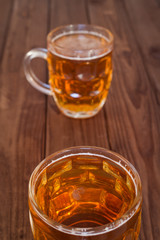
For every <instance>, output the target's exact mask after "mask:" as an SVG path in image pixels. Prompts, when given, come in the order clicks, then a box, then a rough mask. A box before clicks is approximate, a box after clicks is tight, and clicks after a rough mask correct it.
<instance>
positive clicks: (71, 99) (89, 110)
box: [24, 24, 113, 118]
mask: <svg viewBox="0 0 160 240" xmlns="http://www.w3.org/2000/svg"><path fill="white" fill-rule="evenodd" d="M112 50H113V35H112V34H111V32H110V31H109V30H107V29H105V28H102V27H98V26H92V25H82V24H77V25H68V26H63V27H59V28H56V29H55V30H53V31H51V32H50V33H49V34H48V36H47V50H46V49H42V48H36V49H33V50H31V51H29V52H28V53H27V54H26V56H25V59H24V70H25V75H26V78H27V80H28V81H29V82H30V83H31V85H32V86H33V87H35V88H36V89H38V90H39V91H41V92H43V93H45V94H48V95H52V96H53V97H54V100H55V102H56V104H57V106H58V107H59V109H60V110H61V112H62V113H64V114H65V115H66V116H69V117H72V118H88V117H92V116H94V115H95V114H96V113H97V112H98V111H99V110H100V109H101V108H102V107H103V105H104V103H105V100H106V97H107V94H108V91H109V87H110V84H111V80H112ZM36 57H39V58H44V59H46V60H47V62H48V69H49V83H50V85H48V84H45V83H43V82H41V81H40V80H39V79H38V78H37V77H36V76H35V74H34V73H33V71H32V69H31V66H30V62H31V60H32V59H33V58H36Z"/></svg>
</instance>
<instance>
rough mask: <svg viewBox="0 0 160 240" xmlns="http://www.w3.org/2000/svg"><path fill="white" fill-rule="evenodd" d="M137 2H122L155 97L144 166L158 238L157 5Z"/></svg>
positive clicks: (159, 39)
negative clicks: (150, 139) (147, 152)
mask: <svg viewBox="0 0 160 240" xmlns="http://www.w3.org/2000/svg"><path fill="white" fill-rule="evenodd" d="M136 2H137V1H132V0H131V1H124V4H123V6H124V9H125V10H126V12H127V13H128V19H129V22H130V26H131V29H132V31H133V33H134V36H135V41H136V42H137V47H138V49H139V52H140V54H141V58H142V61H143V63H144V67H145V71H146V73H147V76H148V80H149V82H150V84H149V90H150V92H151V94H152V99H153V98H154V101H153V104H152V106H151V107H152V111H151V113H150V114H151V124H150V127H151V129H152V131H151V134H152V132H153V131H154V135H151V134H150V136H151V137H152V141H150V142H149V141H147V142H148V144H151V142H152V143H153V144H152V145H151V148H152V153H153V154H152V158H151V159H152V160H151V159H148V161H149V164H148V165H149V168H148V169H147V170H148V171H147V176H148V196H149V199H148V201H149V205H148V206H147V208H148V211H149V213H150V225H151V226H152V236H153V239H158V238H159V236H160V206H159V204H158V202H159V199H160V187H159V186H160V175H159V170H160V164H159V156H160V147H159V146H160V127H159V123H160V80H159V76H160V45H159V42H160V5H159V3H158V2H156V1H148V0H147V1H144V0H140V1H138V7H137V4H136ZM139 14H140V15H139ZM153 186H154V187H153ZM144 216H145V213H144ZM144 224H146V220H145V221H144ZM146 228H147V225H146Z"/></svg>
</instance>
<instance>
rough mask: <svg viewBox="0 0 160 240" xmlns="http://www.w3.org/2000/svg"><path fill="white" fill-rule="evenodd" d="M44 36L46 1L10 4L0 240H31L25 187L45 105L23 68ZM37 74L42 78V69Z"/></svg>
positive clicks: (0, 107)
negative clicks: (24, 60) (27, 78)
mask: <svg viewBox="0 0 160 240" xmlns="http://www.w3.org/2000/svg"><path fill="white" fill-rule="evenodd" d="M1 11H2V10H1ZM40 13H41V14H40ZM4 20H5V19H4ZM46 33H47V4H46V1H43V0H39V1H37V0H32V1H28V0H23V1H21V0H15V1H14V6H13V14H12V16H11V21H10V25H9V31H8V35H7V37H6V39H7V41H6V44H5V49H4V54H3V59H2V65H1V72H0V79H1V84H0V128H1V129H0V133H1V138H0V146H1V149H0V163H1V168H0V176H1V178H0V186H1V191H0V199H1V205H0V217H1V228H0V236H1V237H0V238H1V239H4V240H8V239H12V240H14V239H16V240H17V239H32V234H31V230H30V226H29V218H28V201H27V199H28V181H29V177H30V175H31V172H32V171H33V169H34V168H35V166H36V165H37V164H38V163H39V161H40V160H41V159H42V158H44V138H45V107H46V102H45V96H44V95H43V94H40V93H38V92H37V91H36V90H34V89H33V88H32V87H31V86H30V85H29V84H28V83H27V81H26V79H25V77H24V72H23V65H22V63H23V57H24V54H25V53H26V52H27V51H28V50H29V49H31V48H32V47H33V46H43V45H45V37H46ZM37 69H38V66H37ZM39 74H40V75H41V77H42V79H43V78H46V71H45V69H43V68H41V69H39Z"/></svg>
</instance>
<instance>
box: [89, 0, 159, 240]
mask: <svg viewBox="0 0 160 240" xmlns="http://www.w3.org/2000/svg"><path fill="white" fill-rule="evenodd" d="M126 2H127V1H126ZM128 4H129V3H128ZM135 6H136V7H137V10H138V8H139V2H137V5H136V3H135ZM89 10H90V17H91V23H96V24H99V25H102V26H105V27H108V28H110V29H111V31H112V32H113V33H114V35H115V51H114V79H113V83H112V87H111V92H110V98H108V102H107V104H106V105H105V108H106V113H107V115H108V129H109V141H110V144H111V148H112V150H114V151H116V152H119V153H121V154H122V155H124V156H125V157H126V158H128V159H129V160H130V161H131V162H132V163H133V164H134V165H135V167H136V168H137V170H138V172H139V173H140V176H141V179H142V185H143V196H144V197H143V214H142V228H141V235H140V239H146V240H147V239H148V240H150V239H158V235H159V230H158V229H159V222H158V221H157V219H159V218H160V215H159V214H160V211H159V200H158V199H159V193H160V192H159V182H160V179H159V170H160V168H159V155H160V149H159V144H160V135H159V130H160V128H159V106H158V102H157V101H156V98H155V97H154V94H153V93H152V91H151V88H152V86H151V85H152V83H151V82H150V81H149V78H148V75H147V73H146V67H145V65H144V61H143V59H142V56H141V54H140V52H139V47H138V45H137V41H136V39H135V36H134V33H133V31H132V26H131V25H130V22H129V20H128V11H127V12H126V10H125V8H124V6H123V2H122V1H101V4H99V1H95V0H94V1H91V0H90V1H89ZM131 11H132V10H131V8H130V12H131ZM135 12H136V10H135ZM137 14H138V15H139V16H141V13H140V12H137ZM153 15H154V13H153ZM132 25H134V27H136V26H137V25H136V24H135V23H134V21H133V22H132ZM148 31H149V32H150V34H151V35H152V28H149V29H148ZM143 40H144V41H143V43H142V44H144V42H145V39H143ZM146 41H147V40H146ZM144 45H145V44H144ZM157 74H158V72H156V77H158V75H157ZM156 89H157V91H158V88H157V87H156ZM153 186H154V187H153ZM152 213H153V215H152ZM153 226H154V227H153Z"/></svg>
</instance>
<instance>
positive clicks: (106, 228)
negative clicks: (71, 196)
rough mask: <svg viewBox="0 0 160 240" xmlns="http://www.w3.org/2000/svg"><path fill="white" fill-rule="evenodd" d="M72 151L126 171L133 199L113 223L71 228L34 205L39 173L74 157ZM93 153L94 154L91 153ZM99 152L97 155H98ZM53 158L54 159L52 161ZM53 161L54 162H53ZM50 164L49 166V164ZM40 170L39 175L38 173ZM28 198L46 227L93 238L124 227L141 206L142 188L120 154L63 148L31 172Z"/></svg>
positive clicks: (128, 164) (90, 147) (138, 179)
mask: <svg viewBox="0 0 160 240" xmlns="http://www.w3.org/2000/svg"><path fill="white" fill-rule="evenodd" d="M74 150H78V151H77V154H78V153H81V154H82V155H84V154H86V153H91V154H92V155H93V156H101V157H103V158H106V159H108V160H111V161H114V163H115V162H116V163H117V165H119V166H120V167H122V168H123V169H125V170H126V171H127V173H128V174H129V175H130V177H131V179H132V181H133V183H134V186H135V190H136V191H135V193H136V195H135V199H134V201H133V203H132V206H131V207H130V208H129V209H128V210H127V211H126V212H125V213H124V214H123V215H122V216H121V217H120V218H118V219H116V220H115V221H113V222H110V223H107V224H104V225H102V226H97V227H89V228H79V227H71V226H67V225H64V224H61V223H58V222H57V221H55V220H53V219H51V218H49V217H48V216H47V215H46V214H44V213H43V211H42V210H41V209H40V207H39V206H38V204H37V203H36V201H35V199H34V190H35V189H34V187H35V184H34V180H35V182H36V180H37V179H38V177H39V176H40V173H41V172H42V171H43V170H44V169H45V168H46V167H47V166H49V165H50V164H51V163H53V164H54V163H56V162H58V161H61V160H62V159H64V158H65V157H67V156H69V155H71V153H72V155H76V153H74V152H73V151H74ZM92 151H95V152H92ZM98 152H99V154H98ZM105 154H109V155H111V156H113V157H116V158H117V159H119V161H117V160H115V159H112V158H111V157H107V156H105ZM60 155H63V156H64V157H63V158H62V156H61V157H58V156H60ZM54 158H55V159H54ZM53 159H54V160H53ZM49 163H50V164H49ZM126 167H129V168H130V169H131V170H132V174H134V177H135V178H136V180H137V184H136V183H135V181H134V180H133V176H132V175H131V172H130V170H128V169H127V168H126ZM39 170H41V171H40V172H39V173H38V171H39ZM37 173H38V176H37V177H36V174H37ZM28 198H29V201H30V204H31V205H32V207H33V209H34V211H35V212H36V213H37V215H38V217H39V218H40V219H41V220H42V221H43V222H45V223H46V224H47V225H49V226H50V227H51V228H54V229H56V230H58V231H61V232H64V233H67V234H71V235H76V236H93V235H100V234H104V233H107V232H110V231H113V230H115V229H117V228H119V227H121V226H122V225H124V224H125V223H126V222H127V221H129V219H130V218H131V217H132V216H133V215H134V214H135V212H136V211H137V210H138V209H139V207H140V206H141V204H142V187H141V179H140V176H139V174H138V172H137V170H136V169H135V167H134V166H133V165H132V164H131V163H130V162H129V161H128V160H127V159H125V158H124V157H123V156H121V155H120V154H118V153H116V152H113V151H110V150H108V149H105V148H101V147H95V146H76V147H69V148H65V149H62V150H60V151H57V152H55V153H52V154H51V155H49V156H48V157H46V158H45V159H44V160H43V161H41V162H40V163H39V164H38V165H37V167H36V168H35V169H34V170H33V172H32V174H31V177H30V180H29V187H28Z"/></svg>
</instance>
